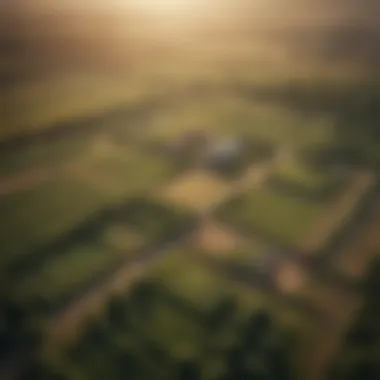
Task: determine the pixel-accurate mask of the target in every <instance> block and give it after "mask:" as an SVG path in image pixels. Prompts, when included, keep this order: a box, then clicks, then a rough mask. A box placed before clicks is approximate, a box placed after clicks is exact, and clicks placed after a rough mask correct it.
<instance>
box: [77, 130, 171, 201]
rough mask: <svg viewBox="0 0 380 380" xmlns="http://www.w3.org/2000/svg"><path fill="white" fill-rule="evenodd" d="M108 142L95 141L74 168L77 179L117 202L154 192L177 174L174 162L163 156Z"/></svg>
mask: <svg viewBox="0 0 380 380" xmlns="http://www.w3.org/2000/svg"><path fill="white" fill-rule="evenodd" d="M111 137H112V136H111ZM111 137H110V138H111ZM110 138H107V135H106V136H105V137H104V138H100V139H98V141H95V142H94V143H93V145H92V150H89V151H88V152H87V154H84V155H83V158H82V159H81V160H80V161H79V163H78V165H77V166H76V171H77V173H78V177H79V178H82V180H83V182H87V183H89V184H91V185H92V186H93V187H94V188H96V189H97V190H98V191H99V192H102V193H104V194H105V195H106V196H109V197H111V198H114V199H120V198H125V197H126V196H128V195H131V196H132V195H136V194H137V195H140V194H141V193H149V192H154V191H155V190H156V189H157V187H158V186H159V185H161V184H163V183H164V182H165V181H166V180H168V179H169V178H171V177H172V176H173V174H175V173H176V165H175V162H172V161H170V160H169V158H167V157H165V156H164V155H162V154H158V153H157V154H154V153H151V152H146V151H144V147H141V146H140V147H133V148H131V147H130V146H128V145H124V144H121V145H117V144H116V143H115V142H113V141H110Z"/></svg>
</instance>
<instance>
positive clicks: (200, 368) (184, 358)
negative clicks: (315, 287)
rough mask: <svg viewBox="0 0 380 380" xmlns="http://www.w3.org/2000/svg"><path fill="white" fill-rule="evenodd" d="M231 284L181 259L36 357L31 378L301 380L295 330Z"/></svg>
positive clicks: (173, 259) (172, 260)
mask: <svg viewBox="0 0 380 380" xmlns="http://www.w3.org/2000/svg"><path fill="white" fill-rule="evenodd" d="M181 257H182V258H181ZM168 264H169V266H168ZM184 265H185V266H186V268H187V270H183V266H184ZM173 268H176V269H177V272H176V273H173V271H172V269H173ZM178 271H179V272H180V273H179V272H178ZM166 273H171V276H170V277H169V278H166V276H165V274H166ZM181 274H184V275H185V277H186V278H183V276H181ZM175 278H176V280H177V282H175V281H176V280H175ZM173 281H174V282H173ZM223 284H224V281H223V280H222V279H221V278H218V276H215V275H214V274H212V272H210V271H209V270H206V269H205V268H204V267H202V266H199V265H196V264H195V263H194V262H192V261H191V260H188V259H186V258H185V257H184V256H182V255H179V256H178V253H176V254H173V255H172V256H170V257H169V258H168V259H166V260H165V262H164V263H160V262H159V263H158V266H157V267H156V268H155V269H153V272H152V273H151V276H149V277H146V278H145V279H144V280H143V281H142V282H140V283H138V284H136V285H134V286H133V287H132V289H131V290H130V292H129V293H128V294H125V295H119V296H117V297H114V298H112V299H110V300H109V302H108V303H107V307H106V310H105V312H104V313H103V314H102V315H101V316H99V317H97V318H96V319H93V320H91V321H89V323H88V325H87V327H86V328H85V330H84V332H83V334H82V335H81V337H80V338H79V340H77V341H76V342H74V343H71V344H70V345H69V347H67V348H66V349H61V350H59V352H56V353H53V354H52V353H51V352H50V353H49V355H48V356H45V357H42V358H40V359H36V361H35V362H34V364H33V365H32V366H31V368H30V369H29V372H28V373H26V374H25V376H24V377H23V378H24V379H25V380H26V379H28V380H29V379H33V378H35V377H36V376H37V377H38V378H39V379H46V380H48V379H53V378H55V377H54V376H57V375H58V374H59V376H60V378H62V379H75V378H76V377H77V376H81V377H84V378H91V379H104V378H105V377H107V378H108V379H110V380H112V379H118V378H124V377H125V376H127V377H133V378H134V379H147V378H153V377H154V378H156V379H173V380H174V379H194V380H196V379H204V380H208V379H210V380H211V379H226V380H230V379H240V378H241V379H245V378H251V377H252V378H255V379H267V378H275V379H278V380H280V379H294V377H293V376H292V373H294V372H293V371H294V368H293V363H294V360H295V356H296V352H297V351H298V343H297V342H298V339H297V337H296V336H294V335H293V333H292V330H291V329H290V326H289V325H286V324H283V323H282V322H281V320H280V319H279V318H280V315H279V316H278V317H277V316H276V315H275V314H272V312H271V311H269V310H267V309H266V308H263V307H260V304H259V303H257V302H255V301H254V300H253V302H252V301H251V302H248V303H247V302H244V301H243V299H242V298H241V297H242V294H244V292H243V293H241V292H239V291H237V289H234V288H231V287H230V290H229V291H228V290H227V289H228V287H226V286H223ZM173 285H174V286H173ZM196 289H198V290H196ZM250 297H251V299H252V295H251V296H250ZM248 299H249V297H248V298H247V299H246V300H248Z"/></svg>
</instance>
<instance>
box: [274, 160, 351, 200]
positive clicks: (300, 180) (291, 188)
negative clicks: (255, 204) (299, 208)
mask: <svg viewBox="0 0 380 380" xmlns="http://www.w3.org/2000/svg"><path fill="white" fill-rule="evenodd" d="M348 177H349V176H348V175H347V172H345V171H344V169H342V168H340V169H339V168H337V170H335V171H334V170H331V169H330V170H329V169H328V168H326V169H325V170H324V171H321V170H318V169H317V168H315V167H313V166H311V165H308V163H306V162H302V161H300V160H298V161H296V160H290V161H285V162H282V163H281V164H280V165H278V166H277V167H276V170H275V171H274V173H273V174H272V176H271V178H270V186H271V187H273V188H274V189H277V190H278V191H279V192H283V193H284V194H289V195H293V196H298V197H299V198H301V199H302V198H305V199H310V200H311V201H312V200H315V201H326V200H329V199H331V198H332V197H333V196H335V195H336V194H337V192H338V191H339V190H340V189H341V188H342V187H343V186H344V185H345V184H346V182H347V178H348Z"/></svg>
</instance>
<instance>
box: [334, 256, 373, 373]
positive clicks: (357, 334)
mask: <svg viewBox="0 0 380 380" xmlns="http://www.w3.org/2000/svg"><path fill="white" fill-rule="evenodd" d="M364 290H365V295H366V297H365V302H364V306H363V307H362V309H361V310H360V312H359V314H358V315H357V316H356V318H355V321H354V322H353V324H352V325H351V327H350V328H349V331H348V332H347V335H346V336H345V339H344V341H343V342H342V347H341V350H340V352H339V355H338V357H337V358H336V360H335V362H334V363H333V366H332V370H331V376H330V378H331V379H339V380H361V379H368V380H375V379H378V378H379V375H380V367H379V353H380V327H379V318H380V305H379V298H378V297H379V292H380V259H379V258H376V259H375V260H374V262H373V263H372V265H371V266H370V268H369V270H368V273H367V275H366V279H365V283H364Z"/></svg>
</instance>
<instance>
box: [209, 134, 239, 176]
mask: <svg viewBox="0 0 380 380" xmlns="http://www.w3.org/2000/svg"><path fill="white" fill-rule="evenodd" d="M245 152H246V145H245V144H244V142H243V141H241V140H235V139H226V140H222V141H217V142H216V143H213V144H210V145H209V147H208V148H207V150H206V152H205V157H204V166H205V167H206V168H208V169H211V170H216V171H220V172H225V171H229V170H232V169H233V168H234V167H235V166H236V165H237V163H239V162H240V161H241V159H242V158H243V156H244V155H245Z"/></svg>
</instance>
